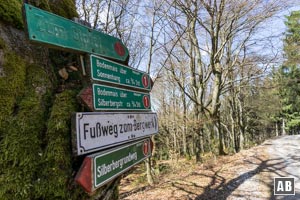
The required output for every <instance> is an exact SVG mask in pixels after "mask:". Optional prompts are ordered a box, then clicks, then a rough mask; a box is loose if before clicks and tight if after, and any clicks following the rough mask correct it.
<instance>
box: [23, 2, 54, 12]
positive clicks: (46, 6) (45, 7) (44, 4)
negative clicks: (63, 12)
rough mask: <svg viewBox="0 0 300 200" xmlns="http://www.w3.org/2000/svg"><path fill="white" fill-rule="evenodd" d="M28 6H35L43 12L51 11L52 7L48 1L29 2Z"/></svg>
mask: <svg viewBox="0 0 300 200" xmlns="http://www.w3.org/2000/svg"><path fill="white" fill-rule="evenodd" d="M28 4H30V5H33V6H35V7H37V8H40V9H42V10H46V11H50V6H49V1H48V0H29V1H28Z"/></svg>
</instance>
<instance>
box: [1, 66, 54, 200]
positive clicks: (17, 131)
mask: <svg viewBox="0 0 300 200" xmlns="http://www.w3.org/2000/svg"><path fill="white" fill-rule="evenodd" d="M26 72H27V76H26V81H25V84H24V83H23V84H22V85H24V94H23V97H22V99H21V100H20V101H19V102H18V104H17V109H16V110H15V113H14V115H8V116H6V117H7V118H8V119H9V120H8V121H7V124H6V128H5V130H4V131H5V132H4V134H3V136H2V140H1V143H0V169H1V173H0V199H37V196H36V194H37V193H36V192H35V185H37V184H38V182H39V180H40V178H39V172H40V168H41V166H42V160H41V158H42V152H43V151H42V150H43V149H42V141H43V131H44V130H45V126H46V124H45V121H46V119H47V107H45V103H44V102H45V101H50V99H49V98H44V96H47V95H46V94H47V93H48V92H49V91H47V90H49V89H48V88H47V86H48V84H49V80H48V79H47V78H43V79H41V78H40V77H47V74H46V72H44V71H43V70H42V69H41V68H40V67H39V66H35V65H31V66H28V68H27V71H26ZM33 77H34V78H33ZM39 87H44V88H45V91H44V92H42V93H41V92H39V91H38V90H37V88H39Z"/></svg>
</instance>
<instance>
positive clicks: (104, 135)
mask: <svg viewBox="0 0 300 200" xmlns="http://www.w3.org/2000/svg"><path fill="white" fill-rule="evenodd" d="M74 118H75V120H72V122H73V130H74V131H73V132H75V133H73V136H74V137H73V138H74V139H75V140H76V141H74V142H73V147H74V151H75V152H76V154H77V155H84V154H87V153H90V152H95V151H98V150H101V149H106V148H108V147H112V146H117V145H120V144H123V143H126V142H129V141H134V140H137V139H140V138H144V137H147V136H149V135H153V134H156V133H158V120H157V115H156V113H152V112H149V113H132V112H127V113H112V112H82V113H76V114H75V116H74Z"/></svg>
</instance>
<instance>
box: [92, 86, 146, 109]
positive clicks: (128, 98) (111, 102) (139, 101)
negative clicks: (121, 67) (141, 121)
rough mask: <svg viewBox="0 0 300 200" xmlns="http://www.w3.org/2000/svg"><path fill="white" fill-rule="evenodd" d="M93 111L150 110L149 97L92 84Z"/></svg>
mask: <svg viewBox="0 0 300 200" xmlns="http://www.w3.org/2000/svg"><path fill="white" fill-rule="evenodd" d="M93 101H94V108H95V110H148V111H150V110H151V104H150V95H149V94H148V93H143V92H135V91H132V90H125V89H120V88H116V87H110V86H105V85H100V84H93Z"/></svg>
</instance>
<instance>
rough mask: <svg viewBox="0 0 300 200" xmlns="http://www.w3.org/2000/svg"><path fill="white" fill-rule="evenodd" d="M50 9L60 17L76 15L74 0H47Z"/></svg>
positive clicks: (70, 17)
mask: <svg viewBox="0 0 300 200" xmlns="http://www.w3.org/2000/svg"><path fill="white" fill-rule="evenodd" d="M49 5H50V8H51V11H52V12H53V13H55V14H57V15H60V16H62V17H65V18H68V19H72V18H73V17H77V16H78V13H77V11H76V6H75V0H49Z"/></svg>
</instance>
